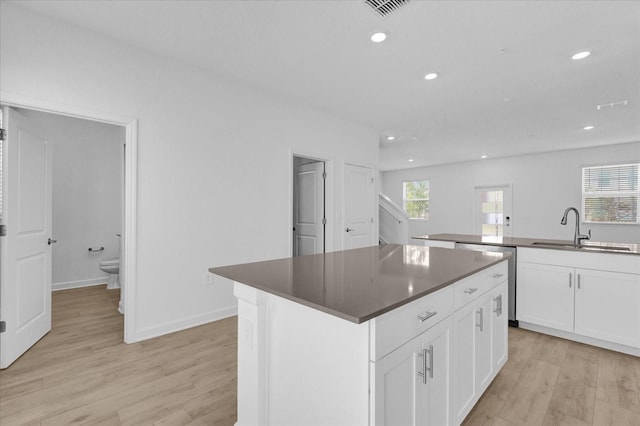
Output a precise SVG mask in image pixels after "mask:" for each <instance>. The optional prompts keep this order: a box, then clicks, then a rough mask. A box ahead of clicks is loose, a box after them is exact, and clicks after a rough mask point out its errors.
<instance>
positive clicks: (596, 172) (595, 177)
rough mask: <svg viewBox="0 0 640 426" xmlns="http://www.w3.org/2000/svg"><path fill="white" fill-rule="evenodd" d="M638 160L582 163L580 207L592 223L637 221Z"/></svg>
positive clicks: (639, 197)
mask: <svg viewBox="0 0 640 426" xmlns="http://www.w3.org/2000/svg"><path fill="white" fill-rule="evenodd" d="M639 169H640V164H639V163H636V164H619V165H614V166H598V167H584V168H583V169H582V209H583V211H584V221H585V222H592V223H631V224H639V223H640V215H639V213H640V175H639V173H638V171H639Z"/></svg>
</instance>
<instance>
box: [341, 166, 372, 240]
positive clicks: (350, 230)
mask: <svg viewBox="0 0 640 426" xmlns="http://www.w3.org/2000/svg"><path fill="white" fill-rule="evenodd" d="M373 206H374V200H373V170H372V169H371V168H370V167H362V166H355V165H353V164H345V167H344V209H345V211H344V224H345V226H344V244H343V247H344V249H345V250H347V249H352V248H359V247H368V246H371V245H373Z"/></svg>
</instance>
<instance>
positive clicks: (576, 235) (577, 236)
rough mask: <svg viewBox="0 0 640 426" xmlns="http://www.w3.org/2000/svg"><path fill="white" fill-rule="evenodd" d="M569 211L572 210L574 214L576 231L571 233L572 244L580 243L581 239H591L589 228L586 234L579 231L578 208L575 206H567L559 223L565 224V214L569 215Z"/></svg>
mask: <svg viewBox="0 0 640 426" xmlns="http://www.w3.org/2000/svg"><path fill="white" fill-rule="evenodd" d="M570 211H573V212H574V213H575V214H576V231H575V233H574V235H573V244H574V245H576V246H579V245H580V244H582V240H590V239H591V229H589V232H588V233H587V235H584V234H581V233H580V212H578V209H576V208H575V207H567V209H566V210H565V211H564V215H562V220H561V221H560V225H566V224H567V216H568V215H569V212H570Z"/></svg>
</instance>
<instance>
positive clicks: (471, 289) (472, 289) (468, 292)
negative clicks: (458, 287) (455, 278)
mask: <svg viewBox="0 0 640 426" xmlns="http://www.w3.org/2000/svg"><path fill="white" fill-rule="evenodd" d="M476 291H478V289H477V288H468V289H466V290H465V291H464V294H473V293H475V292H476Z"/></svg>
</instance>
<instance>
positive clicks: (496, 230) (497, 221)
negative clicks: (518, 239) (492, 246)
mask: <svg viewBox="0 0 640 426" xmlns="http://www.w3.org/2000/svg"><path fill="white" fill-rule="evenodd" d="M474 206H475V234H476V235H480V236H482V237H484V238H496V239H500V238H502V237H510V236H511V185H496V186H478V187H476V188H475V197H474Z"/></svg>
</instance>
